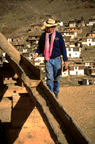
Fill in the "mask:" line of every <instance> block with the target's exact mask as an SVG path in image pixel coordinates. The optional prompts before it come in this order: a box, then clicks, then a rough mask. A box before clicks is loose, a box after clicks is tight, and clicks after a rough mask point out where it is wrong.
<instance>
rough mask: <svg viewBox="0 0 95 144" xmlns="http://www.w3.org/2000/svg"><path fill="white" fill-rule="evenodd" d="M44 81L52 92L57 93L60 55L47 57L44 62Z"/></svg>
mask: <svg viewBox="0 0 95 144" xmlns="http://www.w3.org/2000/svg"><path fill="white" fill-rule="evenodd" d="M45 68H46V77H47V80H46V83H47V86H48V87H49V89H50V90H51V91H52V92H53V93H55V92H56V93H59V84H60V75H61V57H57V58H54V59H49V61H48V62H47V61H46V62H45Z"/></svg>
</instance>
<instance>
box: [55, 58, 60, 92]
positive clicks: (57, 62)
mask: <svg viewBox="0 0 95 144" xmlns="http://www.w3.org/2000/svg"><path fill="white" fill-rule="evenodd" d="M60 76H61V58H60V57H58V58H56V59H55V63H54V88H53V91H54V93H59V84H60Z"/></svg>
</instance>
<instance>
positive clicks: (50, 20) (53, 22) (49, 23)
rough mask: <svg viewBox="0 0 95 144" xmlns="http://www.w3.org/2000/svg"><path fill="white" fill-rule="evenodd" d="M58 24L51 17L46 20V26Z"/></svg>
mask: <svg viewBox="0 0 95 144" xmlns="http://www.w3.org/2000/svg"><path fill="white" fill-rule="evenodd" d="M57 25H58V24H57V23H56V22H55V20H54V19H51V18H49V19H48V20H47V21H46V22H44V26H45V27H53V26H57Z"/></svg>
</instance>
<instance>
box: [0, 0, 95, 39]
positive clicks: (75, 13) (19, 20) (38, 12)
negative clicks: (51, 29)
mask: <svg viewBox="0 0 95 144" xmlns="http://www.w3.org/2000/svg"><path fill="white" fill-rule="evenodd" d="M0 7H1V8H0V32H2V33H3V34H4V35H5V36H7V37H8V36H9V35H10V34H12V33H13V34H15V33H18V35H19V33H21V32H22V31H25V30H26V29H27V28H28V27H29V26H30V24H34V23H43V22H44V21H45V20H46V19H47V16H48V15H51V16H52V17H53V18H55V19H56V20H61V21H63V22H64V23H66V22H68V21H70V20H74V19H81V17H83V18H84V20H85V22H87V21H88V19H89V18H91V17H95V0H78V1H76V0H64V1H63V0H35V1H34V0H14V1H12V0H1V1H0Z"/></svg>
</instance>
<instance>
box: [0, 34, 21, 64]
mask: <svg viewBox="0 0 95 144" xmlns="http://www.w3.org/2000/svg"><path fill="white" fill-rule="evenodd" d="M0 47H1V49H2V50H3V51H4V52H5V53H7V54H8V55H9V56H10V57H11V58H12V59H14V61H16V62H17V63H19V62H20V53H19V52H18V50H16V49H15V47H14V46H13V45H12V44H11V43H9V42H8V41H7V39H6V38H5V37H4V36H3V34H1V33H0Z"/></svg>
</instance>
